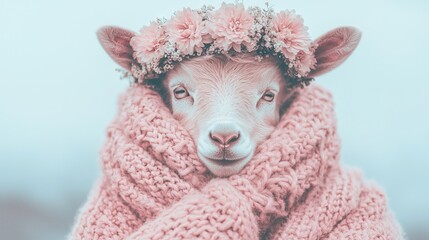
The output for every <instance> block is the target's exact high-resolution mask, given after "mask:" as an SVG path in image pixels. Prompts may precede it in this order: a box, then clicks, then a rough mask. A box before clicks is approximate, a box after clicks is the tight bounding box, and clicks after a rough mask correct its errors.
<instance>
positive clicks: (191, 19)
mask: <svg viewBox="0 0 429 240" xmlns="http://www.w3.org/2000/svg"><path fill="white" fill-rule="evenodd" d="M204 25H205V24H204V22H203V18H202V17H201V15H200V14H198V13H197V12H196V11H193V10H191V9H190V8H184V9H183V11H180V12H177V13H176V14H175V16H173V17H172V18H171V20H170V22H169V23H168V24H167V27H166V31H167V33H168V35H169V41H170V42H171V43H175V44H176V45H175V46H176V48H177V49H179V51H181V52H182V53H184V54H189V55H191V54H193V53H194V51H197V52H199V53H201V52H202V48H203V47H204V41H203V38H204V35H205V34H204V32H203V31H204Z"/></svg>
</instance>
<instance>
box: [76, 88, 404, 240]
mask: <svg viewBox="0 0 429 240" xmlns="http://www.w3.org/2000/svg"><path fill="white" fill-rule="evenodd" d="M119 102H120V104H119V105H120V106H119V112H118V115H117V116H116V119H115V120H114V121H113V123H112V124H111V125H110V126H109V128H108V131H107V141H106V143H105V145H104V147H103V149H102V150H101V159H102V170H103V172H102V177H101V179H100V181H99V182H98V183H97V185H96V186H95V187H94V189H93V192H92V193H91V195H90V197H89V199H88V201H87V203H86V204H85V205H84V206H83V208H82V209H81V213H80V214H79V216H78V218H77V220H76V223H75V225H74V227H73V230H72V232H71V234H70V236H69V238H70V239H234V240H236V239H246V240H251V239H351V240H352V239H353V240H355V239H361V240H362V239H380V240H381V239H386V240H387V239H403V235H402V230H401V228H400V226H399V225H398V223H397V222H396V220H395V218H394V217H393V215H392V214H391V212H390V211H389V209H388V207H387V202H386V198H385V196H384V194H383V192H382V191H381V190H380V189H379V188H377V187H376V186H374V185H372V184H369V183H367V182H365V181H364V180H363V179H362V176H361V174H359V172H358V171H355V170H346V169H345V168H343V167H341V166H340V163H339V149H340V145H339V139H338V136H337V134H336V120H335V113H334V106H333V101H332V97H331V95H330V93H329V92H327V91H326V90H324V89H322V88H321V87H319V86H317V85H312V86H309V87H307V88H304V89H301V90H299V94H298V95H297V97H296V98H295V99H294V101H293V102H292V103H291V105H290V106H289V108H288V110H287V111H286V112H285V113H284V115H283V116H282V118H281V120H280V122H279V124H278V125H277V127H276V129H275V130H274V131H273V132H272V134H271V135H270V136H269V138H268V139H266V140H265V141H264V142H262V143H261V144H259V146H258V147H257V149H256V152H255V155H254V157H253V159H252V160H251V161H250V162H249V163H248V165H247V166H246V167H245V168H244V169H243V170H242V171H241V172H240V173H239V174H237V175H234V176H231V177H229V178H216V177H214V176H213V175H211V174H210V173H209V172H208V170H207V169H206V168H205V166H204V165H203V164H202V163H201V162H200V161H199V159H198V157H197V153H196V147H195V144H194V142H193V140H192V138H191V137H190V135H189V134H188V133H187V131H186V130H185V129H184V128H183V127H182V126H181V125H180V124H179V123H178V122H177V121H176V120H175V119H173V117H172V115H171V113H170V112H169V110H168V109H167V108H166V107H165V105H164V103H163V102H162V99H161V98H160V96H159V95H158V94H157V93H155V92H154V91H153V90H150V89H147V88H145V87H143V86H138V85H134V86H132V87H130V88H129V89H128V90H127V92H126V93H124V94H123V95H122V96H121V98H120V101H119Z"/></svg>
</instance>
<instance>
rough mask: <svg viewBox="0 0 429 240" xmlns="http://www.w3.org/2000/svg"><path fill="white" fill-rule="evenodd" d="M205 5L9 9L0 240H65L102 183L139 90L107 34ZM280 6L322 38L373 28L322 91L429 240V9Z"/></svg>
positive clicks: (350, 143) (2, 54)
mask: <svg viewBox="0 0 429 240" xmlns="http://www.w3.org/2000/svg"><path fill="white" fill-rule="evenodd" d="M207 2H208V3H212V4H214V5H216V6H219V3H220V1H207ZM263 2H264V1H262V0H260V1H250V0H249V1H245V4H247V5H251V4H258V5H259V6H262V5H263ZM202 3H204V1H186V3H185V1H181V2H178V1H171V0H169V1H168V0H157V1H84V0H75V1H67V2H66V1H64V2H60V1H53V0H52V1H46V0H43V1H42V0H40V1H30V0H28V1H22V0H0V239H44V240H46V239H62V238H64V236H65V234H66V233H67V232H68V231H69V228H70V226H71V224H72V221H73V217H74V215H75V213H76V210H77V208H78V207H79V206H80V205H81V204H82V203H83V202H84V200H85V198H86V196H87V193H88V191H89V189H90V188H91V185H92V183H93V182H94V181H95V179H96V178H97V176H98V175H99V165H98V151H99V149H100V147H101V145H102V142H103V140H104V131H105V129H106V126H107V124H108V123H109V122H110V121H111V120H112V119H113V116H114V113H115V111H116V101H117V96H118V94H119V93H120V92H121V91H123V90H124V89H125V88H126V87H127V86H128V83H127V82H126V81H120V80H119V74H118V73H117V72H115V70H114V69H115V68H116V67H117V66H116V65H115V64H114V63H113V61H111V60H110V59H109V58H108V56H107V54H105V52H104V51H103V50H102V48H101V47H100V46H99V43H98V41H97V39H96V37H95V31H96V30H97V29H98V28H99V27H101V26H103V25H107V24H114V25H118V26H122V27H125V28H128V29H132V30H135V31H137V30H138V29H139V28H140V27H141V26H142V25H145V24H147V23H148V22H149V21H150V20H153V19H155V18H156V17H161V16H165V17H169V16H170V15H171V13H172V12H173V11H174V10H178V9H180V8H182V7H183V6H191V7H199V6H200V5H201V4H202ZM271 3H272V5H273V6H274V8H275V9H276V10H281V9H287V8H289V9H292V8H293V9H296V10H297V12H298V13H299V14H301V15H303V16H304V19H305V22H306V25H307V26H309V28H310V33H311V35H312V37H313V38H315V37H317V36H319V35H320V34H322V33H324V32H326V31H328V30H330V29H332V28H334V27H337V26H340V25H352V26H356V27H358V28H360V29H361V30H362V32H363V38H362V41H361V44H360V46H359V48H358V49H357V50H356V52H355V53H354V54H353V56H352V57H351V58H350V59H349V60H348V61H347V62H346V63H345V64H344V65H342V66H341V67H340V68H338V69H336V70H335V71H333V72H331V73H329V74H327V75H325V76H323V77H320V78H318V79H317V82H318V83H320V84H322V85H324V86H326V87H327V88H329V89H330V90H331V91H332V92H333V94H334V97H335V100H336V107H337V114H338V124H339V132H340V135H341V138H342V147H343V150H342V157H343V162H344V163H345V164H348V165H354V166H358V167H361V168H362V169H363V171H364V172H365V174H366V176H367V177H368V178H370V179H373V180H375V181H376V182H378V183H379V184H380V185H381V186H383V187H384V188H385V190H386V191H387V194H388V197H389V204H390V206H391V208H392V209H393V210H394V211H395V212H396V216H397V217H398V219H399V221H400V222H401V224H402V225H403V226H404V229H405V230H406V232H407V233H408V234H409V235H410V239H425V238H426V239H427V238H428V236H429V235H427V234H428V228H427V227H428V226H429V206H428V205H429V188H428V187H427V183H428V182H429V177H428V173H429V154H428V149H429V143H428V134H429V126H428V124H429V113H428V109H429V108H428V106H427V105H428V103H429V79H428V77H427V74H428V61H427V59H428V53H429V51H428V50H429V47H428V46H429V44H428V39H429V30H428V29H429V28H428V24H429V17H428V16H429V15H428V11H429V2H428V1H423V0H420V1H419V0H413V1H403V0H361V1H343V0H323V1H315V0H314V1H309V0H289V1H283V0H276V1H271ZM424 236H426V237H424ZM12 237H13V238H12Z"/></svg>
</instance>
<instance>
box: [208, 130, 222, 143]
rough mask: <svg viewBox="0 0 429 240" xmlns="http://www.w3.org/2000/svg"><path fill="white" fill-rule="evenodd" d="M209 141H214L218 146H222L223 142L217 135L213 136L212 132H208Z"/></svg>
mask: <svg viewBox="0 0 429 240" xmlns="http://www.w3.org/2000/svg"><path fill="white" fill-rule="evenodd" d="M209 135H210V139H211V140H213V141H215V142H216V143H218V144H223V140H222V139H221V138H220V137H219V136H218V135H217V134H213V133H212V132H210V134H209Z"/></svg>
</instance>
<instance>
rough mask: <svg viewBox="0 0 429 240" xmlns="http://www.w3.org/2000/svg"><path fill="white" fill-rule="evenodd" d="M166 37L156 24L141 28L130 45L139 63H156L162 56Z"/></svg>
mask: <svg viewBox="0 0 429 240" xmlns="http://www.w3.org/2000/svg"><path fill="white" fill-rule="evenodd" d="M165 42H166V35H165V31H164V29H163V27H162V26H161V25H160V24H159V23H157V22H151V24H150V25H149V26H145V27H142V28H141V29H140V34H137V35H136V36H134V37H133V38H131V41H130V45H131V47H132V48H133V49H134V51H135V54H136V57H137V59H138V60H139V62H140V63H142V64H146V63H150V62H153V61H157V60H159V59H160V58H162V56H163V55H164V52H165V47H164V45H165Z"/></svg>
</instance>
